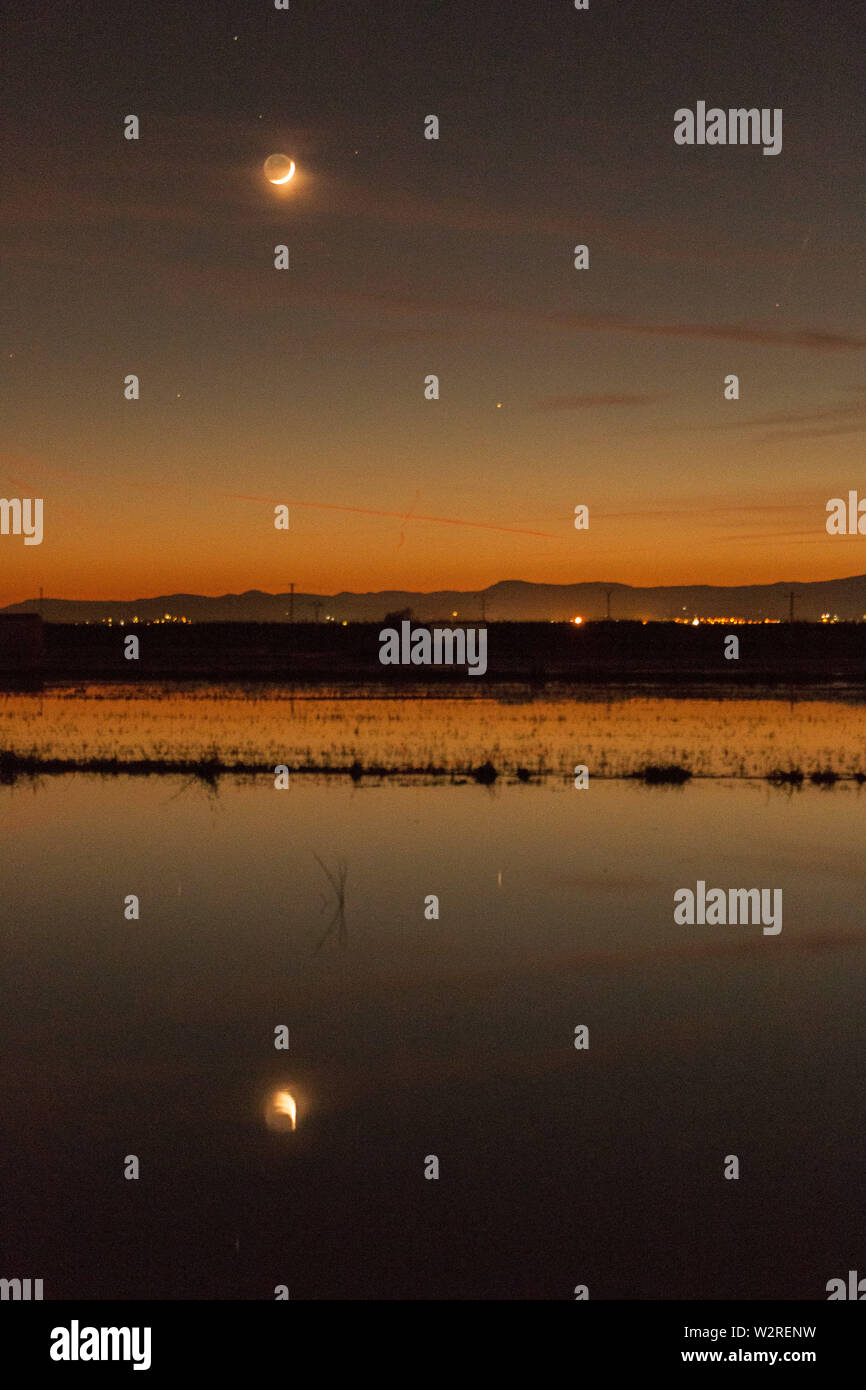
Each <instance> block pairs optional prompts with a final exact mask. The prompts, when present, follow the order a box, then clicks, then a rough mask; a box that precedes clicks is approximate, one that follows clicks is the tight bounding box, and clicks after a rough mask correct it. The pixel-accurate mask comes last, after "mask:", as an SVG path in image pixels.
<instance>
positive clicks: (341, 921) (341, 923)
mask: <svg viewBox="0 0 866 1390" xmlns="http://www.w3.org/2000/svg"><path fill="white" fill-rule="evenodd" d="M313 858H314V859H315V861H316V863H317V864H318V866H319V868H320V869H321V870H322V873H323V874H324V875H325V877H326V879H327V880H328V882H329V883H330V885H331V888H332V889H333V891H334V898H335V904H336V905H335V907H334V914H333V916H332V918H331V920H330V922H329V923H328V926H327V929H326V931H325V934H324V936H323V937H322V938H321V940H320V941H319V944H318V946H317V947H316V949H315V951H314V952H313V954H314V955H318V953H319V951H321V949H322V947H323V946H324V944H325V942H326V941H327V940H328V937H329V936H330V935H331V934H332V932H333V931H334V930H335V929H336V933H337V942H338V944H339V945H340V946H341V947H342V948H343V950H345V949H346V946H347V945H348V934H347V930H346V879H347V877H348V873H349V869H348V865H347V864H346V861H345V859H338V860H337V864H336V868H335V869H334V870H333V872H332V871H331V870H330V869H329V868H328V866H327V864H323V863H322V860H321V859H320V858H319V856H318V855H317V854H316V853H315V851H314V852H313ZM326 906H327V900H326V901H325V902H323V904H322V911H323V912H324V910H325V907H326Z"/></svg>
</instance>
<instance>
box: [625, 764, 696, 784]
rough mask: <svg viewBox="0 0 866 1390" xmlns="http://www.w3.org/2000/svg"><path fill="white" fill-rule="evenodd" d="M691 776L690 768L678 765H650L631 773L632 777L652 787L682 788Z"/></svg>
mask: <svg viewBox="0 0 866 1390" xmlns="http://www.w3.org/2000/svg"><path fill="white" fill-rule="evenodd" d="M691 775H692V773H691V771H690V769H689V768H687V767H681V766H680V765H679V764H678V763H648V764H647V765H646V766H645V767H641V768H638V770H637V771H636V772H631V773H629V776H630V777H635V778H638V779H639V780H640V781H642V782H648V783H649V785H650V786H651V787H660V786H665V785H667V786H681V785H682V783H683V782H688V780H689V778H690V777H691Z"/></svg>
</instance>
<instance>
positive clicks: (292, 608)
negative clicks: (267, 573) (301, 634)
mask: <svg viewBox="0 0 866 1390" xmlns="http://www.w3.org/2000/svg"><path fill="white" fill-rule="evenodd" d="M294 621H295V586H294V584H290V585H289V622H290V623H293V622H294Z"/></svg>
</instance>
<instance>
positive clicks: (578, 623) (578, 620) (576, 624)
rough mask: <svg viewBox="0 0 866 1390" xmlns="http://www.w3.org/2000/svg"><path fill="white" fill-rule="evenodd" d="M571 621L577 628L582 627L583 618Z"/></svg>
mask: <svg viewBox="0 0 866 1390" xmlns="http://www.w3.org/2000/svg"><path fill="white" fill-rule="evenodd" d="M571 621H572V622H573V623H574V625H575V627H580V625H581V623H582V622H583V618H572V620H571Z"/></svg>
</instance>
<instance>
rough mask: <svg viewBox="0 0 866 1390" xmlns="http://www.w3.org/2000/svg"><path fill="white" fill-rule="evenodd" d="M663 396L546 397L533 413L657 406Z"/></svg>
mask: <svg viewBox="0 0 866 1390" xmlns="http://www.w3.org/2000/svg"><path fill="white" fill-rule="evenodd" d="M663 399H664V397H663V396H642V395H638V394H629V393H627V392H620V393H618V394H617V393H616V392H609V393H607V394H602V395H594V396H593V395H589V396H544V397H542V399H541V400H538V401H536V402H535V403H534V405H531V406H530V407H529V409H530V410H531V411H542V410H592V409H594V407H595V406H607V405H655V404H656V402H657V401H661V400H663Z"/></svg>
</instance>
